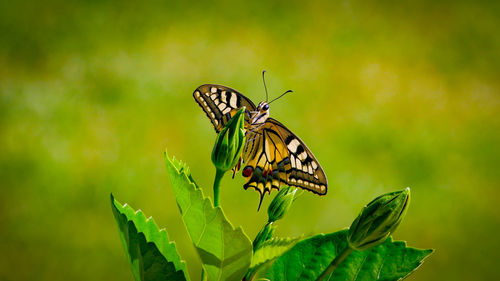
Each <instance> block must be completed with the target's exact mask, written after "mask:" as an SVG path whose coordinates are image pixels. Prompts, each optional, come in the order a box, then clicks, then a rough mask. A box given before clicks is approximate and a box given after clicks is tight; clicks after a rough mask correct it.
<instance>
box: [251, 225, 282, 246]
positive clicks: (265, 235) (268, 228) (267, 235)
mask: <svg viewBox="0 0 500 281" xmlns="http://www.w3.org/2000/svg"><path fill="white" fill-rule="evenodd" d="M275 229H276V227H275V226H274V225H273V223H272V222H268V223H266V225H265V226H264V227H263V228H262V229H261V230H260V231H259V233H258V234H257V236H256V237H255V240H253V250H254V251H256V250H257V249H258V248H260V246H261V245H262V244H263V243H264V242H266V241H267V240H269V239H271V238H272V237H273V234H274V230H275Z"/></svg>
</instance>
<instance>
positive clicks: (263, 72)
mask: <svg viewBox="0 0 500 281" xmlns="http://www.w3.org/2000/svg"><path fill="white" fill-rule="evenodd" d="M265 73H266V71H265V70H263V71H262V81H263V82H264V89H266V101H268V100H269V98H268V95H267V87H266V79H265V78H264V74H265Z"/></svg>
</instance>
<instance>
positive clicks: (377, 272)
mask: <svg viewBox="0 0 500 281" xmlns="http://www.w3.org/2000/svg"><path fill="white" fill-rule="evenodd" d="M240 113H241V112H240ZM238 116H239V117H241V114H240V115H238ZM239 117H237V118H233V119H232V120H237V121H238V122H236V121H235V122H229V123H228V124H227V125H226V128H225V129H224V130H222V131H221V134H220V135H219V136H218V138H217V141H216V145H215V148H214V151H213V153H212V160H213V162H214V165H215V166H216V170H217V172H216V177H215V181H214V197H215V198H214V201H215V202H216V204H215V205H214V204H213V203H212V200H211V199H210V198H208V197H206V196H205V195H204V193H203V190H202V189H201V188H200V187H199V186H198V185H197V184H196V183H195V181H194V179H193V177H192V176H191V173H190V171H189V168H188V167H187V166H186V164H184V163H182V162H180V161H178V160H176V159H175V158H170V157H169V156H168V155H167V153H165V163H166V167H167V172H168V175H169V179H170V182H171V186H172V188H173V191H174V195H175V199H176V201H177V205H178V207H179V210H180V212H181V214H182V219H183V221H184V224H185V225H186V228H187V231H188V233H189V236H190V238H191V241H192V242H193V245H194V247H195V248H196V250H197V252H198V255H199V257H200V259H201V261H202V266H203V269H202V277H201V278H202V280H209V281H214V280H253V279H256V278H260V279H261V280H401V279H403V278H405V277H406V276H408V275H409V274H410V273H411V272H413V271H414V270H415V269H417V268H418V267H419V266H420V265H421V263H422V262H423V260H424V259H425V258H426V257H428V256H429V255H430V254H431V253H432V252H433V250H432V249H426V250H422V249H416V248H411V247H407V246H406V244H405V242H401V241H393V239H392V237H390V235H391V233H392V232H394V230H395V229H396V228H397V226H398V225H399V224H400V223H401V220H402V219H403V217H404V215H405V213H406V210H407V208H408V206H409V197H410V189H409V188H407V189H404V190H401V191H396V192H392V193H387V194H384V195H381V196H379V197H377V198H375V199H374V200H373V201H372V202H370V203H369V204H368V205H367V206H366V207H364V208H363V210H362V211H361V213H360V214H359V216H358V217H357V218H356V219H355V220H354V222H353V223H352V225H351V227H350V228H349V229H348V230H340V231H337V232H334V233H330V234H326V235H324V234H319V235H316V236H313V237H309V238H305V239H302V238H281V237H274V229H275V223H276V221H278V220H280V219H281V218H283V216H284V215H285V214H286V212H287V211H288V210H289V208H290V207H291V205H292V203H293V201H294V200H295V199H296V189H294V188H291V187H283V188H282V189H281V190H280V191H279V192H278V193H277V194H276V196H275V198H274V199H273V201H272V202H271V204H270V205H269V208H268V217H269V218H268V221H267V223H266V224H265V225H264V226H263V227H262V230H261V231H260V232H259V234H258V235H257V236H256V238H255V239H254V241H253V242H252V241H251V240H250V238H249V237H248V236H247V235H246V234H245V232H244V231H243V230H242V228H241V227H234V226H233V225H232V224H231V223H230V222H229V221H228V219H227V217H226V216H225V215H224V212H223V210H222V207H221V206H218V204H217V203H218V202H219V200H218V194H219V188H220V187H219V184H220V178H221V177H222V176H223V174H224V173H225V172H226V171H227V170H229V169H231V167H234V165H236V163H237V158H238V155H239V154H240V153H241V148H242V144H243V143H244V136H243V135H242V134H241V130H240V128H241V126H242V125H243V122H242V118H239ZM111 205H112V209H113V214H114V216H115V219H116V222H117V225H118V228H119V230H120V237H121V240H122V243H123V245H124V247H125V250H126V253H127V257H128V260H129V262H130V266H131V268H132V273H133V275H134V278H135V279H136V280H137V281H139V280H141V281H152V280H190V278H189V275H188V273H187V270H186V265H185V263H184V262H183V261H181V258H180V257H179V254H178V253H177V250H176V247H175V243H173V242H170V241H169V238H168V235H167V232H166V231H165V230H159V228H158V227H157V225H156V224H155V223H154V221H153V220H152V219H151V218H150V219H146V217H145V216H144V214H143V213H142V212H141V211H137V212H135V211H134V210H133V209H132V208H131V207H129V206H127V205H126V204H125V205H121V204H120V203H118V202H117V201H116V200H115V199H114V197H113V196H111Z"/></svg>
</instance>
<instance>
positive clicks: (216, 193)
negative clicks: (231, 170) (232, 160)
mask: <svg viewBox="0 0 500 281" xmlns="http://www.w3.org/2000/svg"><path fill="white" fill-rule="evenodd" d="M224 173H225V172H224V171H222V170H219V169H217V171H216V172H215V180H214V206H215V207H217V206H219V189H220V180H221V179H222V177H223V176H224Z"/></svg>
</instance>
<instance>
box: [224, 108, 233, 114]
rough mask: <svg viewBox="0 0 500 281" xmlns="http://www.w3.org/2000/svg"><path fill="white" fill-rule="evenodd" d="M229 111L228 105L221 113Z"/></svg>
mask: <svg viewBox="0 0 500 281" xmlns="http://www.w3.org/2000/svg"><path fill="white" fill-rule="evenodd" d="M229 112H231V108H230V107H226V108H225V109H224V110H223V111H222V113H223V114H226V113H229Z"/></svg>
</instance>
